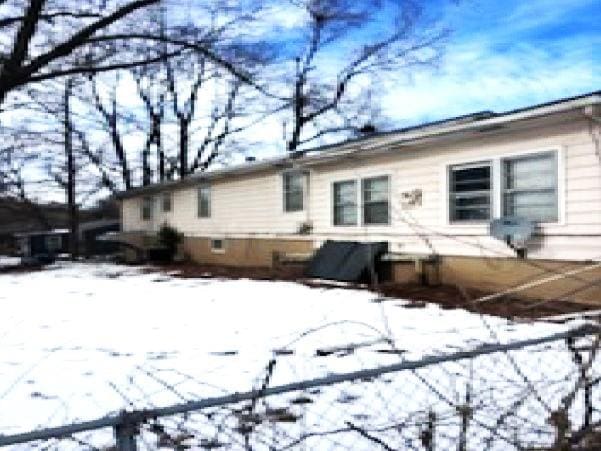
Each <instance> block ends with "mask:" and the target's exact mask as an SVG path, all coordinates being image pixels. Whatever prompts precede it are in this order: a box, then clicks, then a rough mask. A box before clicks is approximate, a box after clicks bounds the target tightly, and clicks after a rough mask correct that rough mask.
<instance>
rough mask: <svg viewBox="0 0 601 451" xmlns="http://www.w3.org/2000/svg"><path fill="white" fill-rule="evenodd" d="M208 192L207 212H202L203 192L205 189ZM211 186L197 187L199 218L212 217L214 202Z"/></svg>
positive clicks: (197, 213) (197, 214) (197, 212)
mask: <svg viewBox="0 0 601 451" xmlns="http://www.w3.org/2000/svg"><path fill="white" fill-rule="evenodd" d="M205 190H206V192H208V201H207V212H206V214H202V213H203V212H202V203H201V200H202V197H201V192H202V191H205ZM211 191H212V190H211V186H210V185H200V186H198V187H197V188H196V217H197V218H199V219H210V218H211V213H212V205H211V204H212V202H211V200H212V199H211V198H212V193H211Z"/></svg>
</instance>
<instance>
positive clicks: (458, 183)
mask: <svg viewBox="0 0 601 451" xmlns="http://www.w3.org/2000/svg"><path fill="white" fill-rule="evenodd" d="M491 190H492V171H491V164H490V162H483V163H473V164H462V165H455V166H451V167H450V168H449V221H450V222H463V221H489V220H490V218H491Z"/></svg>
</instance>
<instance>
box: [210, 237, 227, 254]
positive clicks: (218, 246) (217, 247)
mask: <svg viewBox="0 0 601 451" xmlns="http://www.w3.org/2000/svg"><path fill="white" fill-rule="evenodd" d="M211 251H212V252H225V243H224V241H223V240H222V239H212V240H211Z"/></svg>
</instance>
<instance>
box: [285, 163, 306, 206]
mask: <svg viewBox="0 0 601 451" xmlns="http://www.w3.org/2000/svg"><path fill="white" fill-rule="evenodd" d="M304 181H305V176H304V174H303V173H302V172H288V173H285V174H284V177H283V182H284V211H286V212H292V211H301V210H302V209H303V196H304V194H303V185H304Z"/></svg>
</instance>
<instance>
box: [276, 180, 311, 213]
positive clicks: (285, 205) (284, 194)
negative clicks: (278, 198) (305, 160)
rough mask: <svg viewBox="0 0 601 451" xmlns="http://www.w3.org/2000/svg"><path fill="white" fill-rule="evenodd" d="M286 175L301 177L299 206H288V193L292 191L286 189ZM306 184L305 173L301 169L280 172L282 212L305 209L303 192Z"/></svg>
mask: <svg viewBox="0 0 601 451" xmlns="http://www.w3.org/2000/svg"><path fill="white" fill-rule="evenodd" d="M287 177H300V179H301V206H300V208H295V209H290V208H289V206H288V197H287V196H288V194H289V193H291V192H293V191H289V190H287V189H286V178H287ZM306 186H307V174H306V173H305V172H303V171H286V172H283V173H282V203H283V205H282V207H283V211H284V213H298V212H300V211H304V210H305V204H306V201H305V193H306Z"/></svg>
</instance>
